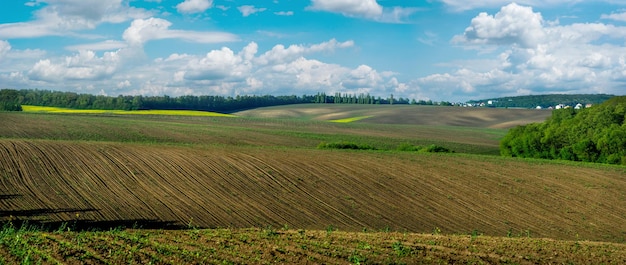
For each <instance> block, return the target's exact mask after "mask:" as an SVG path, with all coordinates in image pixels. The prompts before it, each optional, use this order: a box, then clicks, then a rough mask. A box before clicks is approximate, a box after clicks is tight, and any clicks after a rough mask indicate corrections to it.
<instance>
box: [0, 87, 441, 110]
mask: <svg viewBox="0 0 626 265" xmlns="http://www.w3.org/2000/svg"><path fill="white" fill-rule="evenodd" d="M421 102H422V101H420V103H421ZM303 103H329V104H418V102H417V101H415V100H409V99H408V98H402V97H400V98H397V99H396V98H394V97H393V95H390V97H388V98H381V97H374V96H371V95H369V94H367V95H365V94H358V95H357V94H346V93H344V94H341V93H335V94H334V95H331V96H327V95H326V93H317V94H316V95H302V96H296V95H289V96H272V95H263V96H256V95H241V96H235V97H231V96H208V95H206V96H193V95H186V96H180V97H170V96H167V95H163V96H141V95H135V96H128V95H126V96H125V95H119V96H116V97H112V96H104V95H91V94H78V93H75V92H61V91H51V90H37V89H22V90H14V89H2V90H0V104H1V105H0V110H10V111H15V110H18V111H19V110H21V105H35V106H49V107H61V108H72V109H106V110H144V109H163V110H168V109H175V110H181V109H184V110H202V111H217V112H232V111H237V110H244V109H253V108H259V107H269V106H279V105H288V104H303ZM428 103H430V104H431V105H432V104H433V102H432V101H428V102H425V101H424V104H423V105H428Z"/></svg>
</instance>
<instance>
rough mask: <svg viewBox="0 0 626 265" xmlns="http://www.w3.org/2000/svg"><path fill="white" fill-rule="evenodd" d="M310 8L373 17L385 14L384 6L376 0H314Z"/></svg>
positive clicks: (345, 14) (350, 15)
mask: <svg viewBox="0 0 626 265" xmlns="http://www.w3.org/2000/svg"><path fill="white" fill-rule="evenodd" d="M309 8H310V9H312V10H321V11H328V12H333V13H340V14H343V15H344V16H349V17H365V18H371V19H374V18H378V17H380V16H381V15H382V14H383V7H382V6H381V5H379V4H378V3H377V2H376V0H312V1H311V6H310V7H309Z"/></svg>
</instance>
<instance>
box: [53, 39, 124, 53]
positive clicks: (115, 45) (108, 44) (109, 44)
mask: <svg viewBox="0 0 626 265" xmlns="http://www.w3.org/2000/svg"><path fill="white" fill-rule="evenodd" d="M127 46H128V44H127V43H125V42H122V41H115V40H106V41H102V42H98V43H89V44H78V45H70V46H67V47H65V49H66V50H68V51H83V50H91V51H109V50H118V49H121V48H125V47H127Z"/></svg>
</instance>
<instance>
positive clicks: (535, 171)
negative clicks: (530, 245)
mask: <svg viewBox="0 0 626 265" xmlns="http://www.w3.org/2000/svg"><path fill="white" fill-rule="evenodd" d="M0 165H1V167H0V195H2V197H0V209H1V212H0V218H2V219H5V220H7V219H16V218H20V219H24V218H30V219H39V220H43V221H73V220H83V221H99V222H105V221H107V222H110V221H113V222H114V221H123V220H140V221H141V220H143V221H146V222H148V221H150V222H163V223H164V224H165V223H173V224H179V225H186V224H189V223H190V222H191V223H192V224H193V225H195V226H201V227H267V226H270V225H271V226H273V227H282V226H283V225H288V226H289V227H292V228H306V229H311V228H316V229H324V228H325V227H328V226H330V225H332V226H335V227H338V228H339V229H342V230H361V229H363V228H368V229H383V228H386V227H388V228H390V229H392V230H399V231H404V230H407V231H413V232H431V231H433V229H435V228H439V229H441V231H443V232H444V233H469V232H471V231H473V230H478V231H480V232H483V233H486V234H489V235H498V236H504V235H507V233H509V232H512V233H520V234H522V233H530V234H531V235H532V236H533V237H551V238H559V239H590V240H602V241H624V240H626V216H624V215H623V214H622V213H624V212H626V177H625V176H626V174H625V171H624V169H623V168H620V167H616V168H613V169H611V168H609V167H595V166H579V165H571V164H559V163H552V164H542V163H541V162H527V161H522V160H514V159H503V158H499V157H482V156H466V155H450V154H447V155H433V154H415V153H395V152H346V151H333V150H314V149H283V148H256V147H250V148H247V147H234V146H225V147H209V146H200V147H183V146H168V145H142V144H119V143H105V142H103V143H97V142H79V141H48V140H19V139H0Z"/></svg>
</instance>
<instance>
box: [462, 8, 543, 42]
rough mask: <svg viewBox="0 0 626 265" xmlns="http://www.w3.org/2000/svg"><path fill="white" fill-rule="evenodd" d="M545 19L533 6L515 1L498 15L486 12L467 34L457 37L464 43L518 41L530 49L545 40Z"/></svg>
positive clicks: (473, 23)
mask: <svg viewBox="0 0 626 265" xmlns="http://www.w3.org/2000/svg"><path fill="white" fill-rule="evenodd" d="M545 36H546V32H545V31H544V28H543V18H542V17H541V14H540V13H535V12H533V10H532V8H531V7H526V6H520V5H517V4H515V3H512V4H509V5H507V6H504V7H502V9H500V12H498V13H497V14H496V15H495V16H491V15H488V14H487V13H485V12H482V13H480V14H479V15H478V16H477V17H475V18H473V19H472V22H471V24H470V26H469V27H467V28H466V29H465V33H463V35H460V36H456V37H455V38H454V42H456V43H465V44H478V45H484V44H493V45H512V44H516V45H519V46H522V47H525V48H531V47H534V46H536V45H537V44H538V43H540V42H542V41H543V40H544V39H545Z"/></svg>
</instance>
